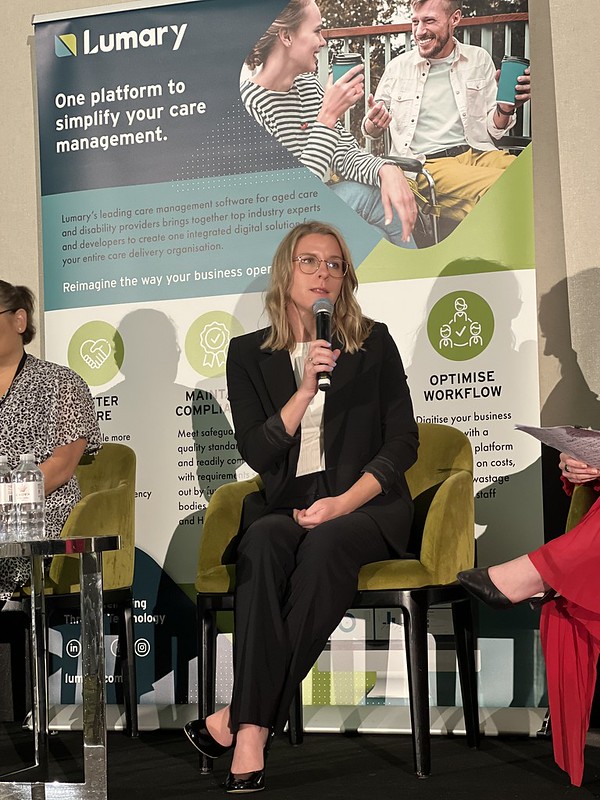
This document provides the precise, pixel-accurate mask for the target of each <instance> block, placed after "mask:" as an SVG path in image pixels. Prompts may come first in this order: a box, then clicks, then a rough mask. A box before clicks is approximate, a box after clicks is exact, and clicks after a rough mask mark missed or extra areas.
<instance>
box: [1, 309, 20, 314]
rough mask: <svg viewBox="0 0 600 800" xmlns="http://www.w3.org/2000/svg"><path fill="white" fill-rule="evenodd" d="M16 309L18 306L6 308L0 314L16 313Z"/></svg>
mask: <svg viewBox="0 0 600 800" xmlns="http://www.w3.org/2000/svg"><path fill="white" fill-rule="evenodd" d="M16 310H17V309H16V308H5V309H4V311H0V316H2V314H14V313H15V311H16Z"/></svg>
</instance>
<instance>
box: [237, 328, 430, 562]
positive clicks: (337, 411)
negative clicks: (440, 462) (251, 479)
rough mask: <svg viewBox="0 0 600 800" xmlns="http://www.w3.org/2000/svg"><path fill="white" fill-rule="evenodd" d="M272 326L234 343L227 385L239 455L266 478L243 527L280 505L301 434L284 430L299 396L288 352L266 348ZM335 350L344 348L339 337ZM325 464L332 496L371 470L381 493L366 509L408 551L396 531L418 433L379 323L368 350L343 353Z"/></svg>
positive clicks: (331, 393) (403, 534) (328, 415)
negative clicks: (285, 411)
mask: <svg viewBox="0 0 600 800" xmlns="http://www.w3.org/2000/svg"><path fill="white" fill-rule="evenodd" d="M267 333H268V329H262V330H260V331H256V332H254V333H249V334H246V335H245V336H240V337H237V338H234V339H232V341H231V343H230V345H229V353H228V356H227V388H228V394H229V401H230V403H231V411H232V414H233V424H234V429H235V437H236V441H237V444H238V448H239V451H240V454H241V456H242V458H243V459H244V460H245V461H246V463H247V464H248V465H249V466H250V467H252V469H254V470H256V472H258V473H259V474H260V476H261V478H262V481H263V484H264V490H263V491H262V492H257V493H254V494H251V495H249V496H248V497H247V498H246V502H245V506H244V515H243V527H244V528H247V527H248V525H250V524H251V523H252V522H254V520H255V519H258V518H259V517H260V516H262V515H263V514H266V513H269V512H270V511H273V510H274V509H275V508H277V507H278V497H280V496H281V494H282V491H283V490H284V488H285V487H286V486H287V484H288V483H289V482H290V481H291V480H293V479H294V477H295V475H296V466H297V463H298V453H299V450H300V432H299V431H298V432H297V433H296V434H295V435H294V436H290V435H288V434H287V433H286V431H285V428H284V427H283V423H282V421H281V416H280V414H279V411H280V409H281V408H282V407H283V406H284V405H285V403H286V402H287V401H288V400H289V398H290V397H291V396H292V395H293V394H294V392H295V391H296V383H295V379H294V373H293V370H292V364H291V360H290V355H289V352H288V351H287V350H270V349H269V350H261V349H260V345H261V343H262V342H263V341H264V339H265V337H266V334H267ZM332 346H333V347H334V348H335V347H339V346H340V344H339V342H336V341H335V340H334V341H333V343H332ZM323 426H324V443H325V464H326V471H327V479H328V484H329V487H330V489H331V492H332V494H333V495H338V494H341V493H342V492H344V491H346V490H347V489H349V488H350V486H352V484H353V483H355V482H356V481H357V480H358V478H359V477H360V475H361V474H362V473H363V472H370V473H372V474H373V475H374V476H375V477H376V478H377V480H378V481H379V482H380V484H381V486H382V490H383V491H382V494H380V495H378V496H377V497H375V498H373V500H371V501H369V503H367V504H365V505H364V506H362V508H361V511H363V512H364V513H367V514H369V516H370V517H372V518H373V519H374V520H375V521H376V522H377V524H378V525H379V527H380V529H381V531H382V533H383V535H384V536H385V538H386V540H387V541H388V542H389V544H390V545H391V546H392V548H393V549H394V550H395V551H396V552H398V554H399V555H401V554H403V553H404V552H405V549H406V543H407V541H408V535H409V532H408V531H406V530H398V528H399V525H398V520H399V519H406V516H407V515H406V511H405V508H403V509H402V513H401V514H399V513H398V511H399V504H401V505H403V506H407V505H408V506H412V503H411V499H410V493H409V491H408V487H407V484H406V480H405V477H404V473H405V472H406V470H407V469H408V468H409V467H410V466H411V464H413V463H414V461H415V460H416V458H417V447H418V430H417V424H416V422H415V420H414V416H413V409H412V402H411V399H410V394H409V391H408V385H407V383H406V375H405V373H404V367H403V366H402V361H401V359H400V354H399V353H398V349H397V347H396V345H395V343H394V341H393V339H392V337H391V336H390V333H389V331H388V329H387V327H386V326H385V325H384V324H383V323H380V322H377V323H375V325H374V327H373V330H372V331H371V334H370V335H369V337H368V338H367V340H366V341H365V343H364V345H363V348H362V349H361V350H360V351H359V352H357V353H353V354H352V355H350V354H348V353H345V352H342V353H341V355H340V357H339V359H338V361H337V365H336V367H335V370H334V372H333V374H332V377H331V388H330V389H329V390H328V391H327V394H326V396H325V408H324V415H323Z"/></svg>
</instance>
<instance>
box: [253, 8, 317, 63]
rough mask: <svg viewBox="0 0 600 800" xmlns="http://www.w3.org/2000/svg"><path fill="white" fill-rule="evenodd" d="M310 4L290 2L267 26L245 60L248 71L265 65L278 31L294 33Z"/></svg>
mask: <svg viewBox="0 0 600 800" xmlns="http://www.w3.org/2000/svg"><path fill="white" fill-rule="evenodd" d="M310 3H312V0H291V2H290V3H288V4H287V6H286V7H285V8H284V9H283V11H282V12H281V14H280V15H279V16H278V17H277V19H275V20H274V21H273V22H272V23H271V24H270V25H269V27H268V28H267V30H266V31H265V32H264V33H263V35H262V36H261V37H260V39H259V40H258V42H257V43H256V44H255V45H254V47H253V48H252V50H251V51H250V54H249V55H248V57H247V58H246V62H245V63H246V65H247V66H248V67H250V69H256V67H258V66H260V65H261V64H264V63H265V61H266V60H267V58H268V56H269V53H270V52H271V50H272V49H273V46H274V44H275V42H276V41H277V37H278V36H279V33H280V31H286V30H287V31H295V30H297V29H298V28H299V27H300V25H301V24H302V22H303V20H304V9H305V8H306V6H308V5H310Z"/></svg>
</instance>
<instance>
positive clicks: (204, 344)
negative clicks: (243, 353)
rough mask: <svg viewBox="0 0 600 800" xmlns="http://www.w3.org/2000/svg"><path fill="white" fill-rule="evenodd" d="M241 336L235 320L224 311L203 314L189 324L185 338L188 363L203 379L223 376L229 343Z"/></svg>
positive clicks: (240, 328) (241, 330) (242, 330)
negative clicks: (235, 337) (233, 338)
mask: <svg viewBox="0 0 600 800" xmlns="http://www.w3.org/2000/svg"><path fill="white" fill-rule="evenodd" d="M242 333H244V329H243V328H242V326H241V325H240V323H239V322H238V321H237V319H236V318H235V317H233V316H232V315H231V314H228V313H227V312H225V311H211V312H210V313H208V314H203V315H202V316H201V317H198V319H197V320H195V321H194V322H192V324H191V325H190V329H189V330H188V332H187V336H186V337H185V355H186V357H187V360H188V361H189V362H190V364H191V366H192V367H193V368H194V369H195V370H196V372H198V373H199V374H200V375H203V376H204V377H205V378H214V377H215V376H217V375H223V373H224V372H225V360H226V358H227V349H228V348H229V342H230V341H231V339H232V337H234V336H240V335H241V334H242Z"/></svg>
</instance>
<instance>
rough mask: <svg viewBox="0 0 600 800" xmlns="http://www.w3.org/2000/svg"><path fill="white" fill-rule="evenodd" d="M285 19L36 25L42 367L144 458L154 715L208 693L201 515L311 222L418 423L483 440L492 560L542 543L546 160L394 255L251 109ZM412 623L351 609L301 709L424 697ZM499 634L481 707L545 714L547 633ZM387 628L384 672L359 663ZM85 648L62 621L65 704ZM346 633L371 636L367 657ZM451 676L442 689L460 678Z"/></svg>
mask: <svg viewBox="0 0 600 800" xmlns="http://www.w3.org/2000/svg"><path fill="white" fill-rule="evenodd" d="M344 2H345V0H344ZM283 5H284V4H283V3H282V0H193V1H192V2H181V3H175V4H164V5H160V6H153V7H149V8H143V9H142V8H136V9H131V10H119V11H115V12H111V10H110V9H108V11H107V12H106V13H104V12H101V13H100V12H91V13H89V14H86V13H80V14H79V15H77V16H76V17H73V18H62V19H59V20H57V19H42V18H40V19H38V20H36V21H35V22H36V59H37V81H38V98H39V124H40V165H41V169H40V172H41V191H42V199H41V204H42V226H43V248H44V251H43V252H44V299H45V310H46V320H45V321H46V356H47V358H49V359H51V360H54V361H58V362H61V363H65V364H69V365H70V366H71V367H72V368H73V369H75V370H76V371H77V372H78V373H80V374H81V375H82V376H83V377H84V378H85V380H86V381H87V382H88V383H89V385H90V387H91V388H92V392H93V394H94V395H95V398H96V403H97V413H98V418H99V420H100V424H101V427H102V431H103V435H104V439H105V441H107V442H108V441H110V442H123V443H126V444H128V445H130V446H131V447H133V448H134V449H135V451H136V453H137V457H138V473H137V506H136V527H137V560H136V578H135V597H136V617H135V622H136V638H137V656H138V662H137V663H138V684H139V689H140V699H141V702H144V703H156V704H161V703H186V702H191V701H193V700H194V699H195V697H196V686H195V672H196V667H195V656H196V652H195V633H194V631H195V606H194V594H193V583H194V579H195V573H196V559H197V552H198V544H199V541H200V538H201V536H202V522H203V518H204V513H205V509H206V506H207V503H208V501H209V500H210V497H211V495H212V493H213V492H214V491H215V489H216V488H217V487H218V486H220V485H221V484H223V483H226V482H228V481H232V480H236V479H242V478H245V477H248V476H249V475H251V474H252V473H251V470H250V469H249V468H248V467H247V465H245V464H243V463H242V461H241V459H240V457H239V454H238V452H237V449H236V445H235V439H234V436H233V431H232V428H231V415H230V409H229V406H228V403H227V393H226V387H225V381H224V365H225V359H226V355H227V347H228V343H229V341H230V339H231V337H232V336H236V335H239V334H242V333H244V332H248V331H251V330H253V329H255V328H256V327H258V326H259V325H263V324H265V320H264V316H263V314H262V292H263V291H264V289H265V287H266V285H267V281H268V276H269V271H270V263H271V258H272V255H273V252H274V250H275V248H276V246H277V244H278V242H279V241H280V239H281V238H282V236H283V235H284V233H285V232H286V231H287V230H289V229H290V228H291V227H293V226H294V225H295V224H297V223H298V222H301V221H303V220H306V219H321V220H324V221H327V222H331V223H333V224H335V225H336V226H337V227H338V228H339V229H340V230H341V231H342V233H343V234H344V236H345V237H346V238H347V241H348V242H349V244H350V247H351V250H352V252H353V255H354V259H355V263H356V264H357V265H358V275H359V279H360V284H361V285H360V290H359V299H360V302H361V304H362V306H363V309H364V310H365V312H366V313H367V314H368V315H370V316H372V317H375V318H377V319H380V320H383V321H384V322H386V323H387V324H388V326H389V327H390V330H391V331H392V333H393V335H394V337H395V339H396V341H397V343H398V346H399V349H400V351H401V353H402V355H403V358H404V362H405V365H406V368H407V372H408V376H409V382H410V386H411V391H412V395H413V400H414V404H415V412H416V414H417V416H418V420H419V421H423V422H428V421H431V422H444V423H447V424H451V425H456V426H457V427H459V428H461V429H463V430H465V431H466V432H467V434H468V435H469V436H470V438H471V441H472V443H473V448H474V453H475V459H476V464H477V466H476V476H475V486H474V492H475V496H476V516H477V520H476V521H477V526H476V535H477V537H478V556H479V561H480V563H482V564H483V563H491V562H492V561H495V560H498V559H503V558H507V557H510V556H513V555H517V554H520V553H522V552H525V551H526V550H528V549H531V548H532V547H534V546H535V545H537V544H538V543H539V542H540V541H541V530H540V525H541V522H540V520H541V502H540V485H539V483H540V482H539V468H538V458H539V449H538V447H537V445H536V443H535V442H534V441H533V440H530V439H529V438H528V437H527V436H525V435H524V434H522V433H518V432H516V431H515V430H514V424H515V423H517V422H520V423H529V424H536V423H537V421H538V413H539V406H538V384H537V344H536V303H535V271H534V254H533V224H532V194H531V191H532V189H531V187H532V181H531V151H530V148H529V149H527V150H525V151H524V152H523V153H522V154H521V155H520V156H519V157H518V158H517V159H516V161H515V162H514V164H513V165H512V166H511V167H510V168H509V169H508V170H506V172H505V174H504V175H503V176H502V177H501V178H500V179H499V180H498V181H497V182H496V183H495V184H494V185H493V186H492V188H491V189H490V190H489V191H488V193H487V194H486V195H485V196H484V197H483V199H482V200H481V201H480V202H479V204H478V205H477V206H476V207H475V209H474V210H473V211H472V212H471V214H469V216H468V217H467V218H466V219H465V220H464V221H463V222H462V223H461V224H460V225H459V226H458V228H456V230H455V231H454V232H453V233H452V234H451V235H450V236H449V237H448V238H446V239H444V240H443V241H441V242H440V243H439V244H437V245H434V246H428V247H424V246H421V247H420V248H418V249H414V250H406V249H402V248H399V247H397V246H396V245H394V244H391V243H390V242H389V241H387V240H386V238H385V237H384V234H383V233H382V231H381V230H380V229H379V228H377V227H375V226H374V225H371V224H369V223H367V222H366V221H364V220H363V219H362V218H361V217H360V216H358V214H357V213H356V212H355V211H354V210H353V209H352V208H351V207H350V206H349V205H347V204H346V203H345V202H344V201H343V200H342V199H340V197H339V196H338V194H336V193H335V192H334V191H332V189H331V188H330V186H329V185H327V183H325V182H323V181H322V180H321V179H320V178H319V177H317V176H316V175H315V174H313V173H312V172H311V171H310V170H309V169H308V168H307V167H305V166H303V165H302V163H300V162H299V161H298V159H297V158H295V157H294V156H293V155H292V154H291V153H290V152H288V150H287V149H286V148H285V147H284V146H283V145H282V144H280V143H279V142H278V141H277V139H276V138H275V137H273V136H271V134H270V133H268V132H267V131H266V130H265V129H264V128H263V127H261V126H260V125H259V124H258V123H257V121H256V120H255V119H253V118H252V117H251V116H250V115H249V114H248V113H247V111H246V109H245V107H244V105H243V103H242V101H241V98H240V74H241V72H242V65H243V62H244V59H245V56H246V55H247V53H248V52H249V51H250V49H251V48H252V46H253V44H254V43H255V42H256V40H257V39H258V38H259V36H260V35H261V34H262V33H263V32H264V31H265V30H266V28H267V27H268V25H269V24H270V22H271V21H272V20H273V19H274V18H275V16H276V15H277V13H278V12H280V11H281V8H282V6H283ZM340 5H342V2H340ZM371 88H374V87H371ZM361 144H363V142H361ZM396 622H399V620H395V617H394V614H393V613H392V612H390V613H389V614H387V615H386V614H384V615H383V616H381V615H380V616H375V617H371V616H370V615H369V614H364V613H361V614H358V613H357V614H355V615H350V616H349V617H347V618H346V619H345V620H344V622H343V623H342V624H341V625H340V628H339V629H338V630H337V631H336V633H335V635H334V637H332V643H331V650H330V651H328V652H327V653H326V654H324V655H323V657H322V658H321V659H320V661H319V663H318V665H317V666H316V668H315V670H314V671H313V673H312V676H311V679H310V680H309V681H308V682H307V685H306V691H305V701H307V702H313V703H321V704H326V703H329V702H334V703H343V702H351V703H356V702H358V703H382V704H383V703H392V704H402V703H404V702H406V693H405V681H403V680H397V681H396V680H391V679H390V675H397V674H398V671H399V670H400V671H401V670H403V669H404V666H403V665H402V664H400V663H399V662H398V647H399V646H400V645H399V644H398V642H400V641H401V637H399V635H398V634H397V626H396V624H395V623H396ZM512 626H513V628H514V626H515V621H514V618H513V619H512ZM495 627H496V630H495V631H493V632H490V635H489V636H484V637H483V638H482V640H481V644H480V646H481V671H482V698H481V700H482V703H483V704H486V705H490V706H502V705H509V704H511V703H513V704H517V705H518V704H521V705H527V704H537V703H538V702H539V700H540V697H539V696H538V694H539V692H538V693H537V694H536V691H537V690H534V688H532V687H534V686H537V685H539V683H540V681H539V675H538V671H539V667H535V668H534V666H532V665H534V664H535V663H537V662H536V658H535V655H536V653H537V649H536V648H537V645H536V639H535V635H534V633H533V632H532V629H533V628H534V627H535V625H534V622H533V620H532V618H530V617H529V616H527V617H523V618H522V619H521V620H520V621H519V622H518V625H517V628H518V632H517V634H516V635H515V632H514V630H511V631H502V630H499V629H498V628H497V625H496V626H495ZM390 631H391V633H392V642H393V643H394V642H396V644H394V645H393V647H392V646H391V647H390V650H389V658H388V657H384V658H382V655H381V652H382V651H381V650H380V649H379V650H371V649H370V648H369V647H366V648H365V642H369V641H371V640H377V639H383V638H387V637H388V636H389V635H390ZM448 633H449V627H448V618H447V615H444V612H443V611H442V612H440V614H439V615H438V616H436V617H432V621H431V634H432V640H431V648H432V659H431V663H432V665H433V666H432V687H433V688H432V701H433V702H438V703H439V704H440V705H443V704H445V705H454V703H455V697H454V688H453V687H454V681H452V682H451V686H452V690H451V691H448V690H447V691H446V692H444V691H443V690H442V688H440V687H443V686H445V685H446V684H444V682H443V681H441V682H440V681H439V680H436V675H435V665H436V663H437V662H436V658H435V653H436V648H438V647H442V648H443V647H446V645H445V644H444V642H445V639H446V638H447V635H448ZM74 635H75V634H74V633H73V628H72V627H71V622H70V621H69V620H66V621H65V624H64V626H62V627H59V628H57V632H56V634H55V638H54V644H53V648H54V653H55V656H56V666H55V672H54V679H55V681H56V685H57V686H60V687H61V690H62V699H63V701H65V702H68V701H70V700H73V699H76V698H77V697H78V691H80V687H79V689H78V684H77V680H76V679H75V678H74V676H75V675H76V672H77V661H76V658H73V657H72V653H73V652H76V648H71V649H69V647H68V646H67V645H68V644H69V643H70V642H72V640H73V636H74ZM348 639H351V640H355V639H356V640H357V641H358V644H357V646H356V647H355V648H354V649H353V650H352V656H351V658H350V662H349V661H348V657H349V656H348V648H347V647H346V649H344V642H347V641H348ZM339 642H342V646H341V650H340V649H339V648H338V643H339ZM440 643H441V644H440ZM224 646H225V645H224ZM225 649H226V646H225ZM223 652H224V653H225V651H223ZM344 653H345V655H344ZM223 658H224V663H228V662H227V656H226V653H225V655H223ZM401 660H402V659H401ZM442 661H443V660H442ZM446 663H447V659H446V661H443V663H438V678H439V674H440V672H441V671H443V670H444V669H445V670H449V671H450V672H452V673H454V665H453V663H452V664H451V666H449V667H448V666H447V665H446V666H444V664H446ZM516 663H517V664H518V666H519V670H520V675H519V679H518V681H517V680H515V681H513V673H514V672H516V668H515V664H516ZM523 663H524V664H526V665H527V669H525V671H524V672H523V670H522V669H521V667H522V665H523ZM221 672H222V674H221V677H220V686H219V691H220V692H221V694H222V696H223V699H227V692H228V691H229V687H230V675H229V674H228V673H227V669H225V668H224V669H223V670H222V671H221ZM338 673H339V675H340V680H341V681H342V683H339V684H336V682H335V680H331V679H330V675H333V676H334V677H335V675H336V674H338ZM348 675H354V676H355V677H354V678H352V680H351V681H350V683H348ZM386 675H387V676H388V677H387V678H385V676H386ZM336 687H337V688H336ZM344 687H345V688H344Z"/></svg>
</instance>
